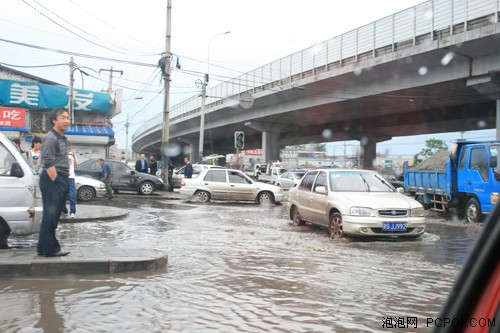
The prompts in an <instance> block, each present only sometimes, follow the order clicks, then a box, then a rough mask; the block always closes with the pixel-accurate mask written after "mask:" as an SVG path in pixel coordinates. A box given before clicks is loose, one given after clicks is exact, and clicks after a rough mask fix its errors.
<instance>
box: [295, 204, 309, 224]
mask: <svg viewBox="0 0 500 333" xmlns="http://www.w3.org/2000/svg"><path fill="white" fill-rule="evenodd" d="M292 222H293V225H295V226H300V225H304V224H306V222H305V221H304V220H303V219H302V217H301V216H300V212H299V207H297V206H293V207H292Z"/></svg>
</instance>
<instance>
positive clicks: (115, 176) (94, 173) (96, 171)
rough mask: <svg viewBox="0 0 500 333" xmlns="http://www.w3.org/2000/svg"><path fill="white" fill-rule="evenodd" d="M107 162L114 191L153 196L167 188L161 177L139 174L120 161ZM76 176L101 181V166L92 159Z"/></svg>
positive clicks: (76, 172) (78, 169) (84, 164)
mask: <svg viewBox="0 0 500 333" xmlns="http://www.w3.org/2000/svg"><path fill="white" fill-rule="evenodd" d="M105 161H106V162H108V163H109V165H110V167H111V186H112V187H113V190H114V191H137V192H138V193H140V194H152V193H153V192H154V191H156V190H162V189H163V188H164V187H165V184H164V183H163V180H162V179H161V178H159V177H156V176H153V175H149V174H147V173H141V172H137V171H135V170H134V169H132V168H131V167H130V166H128V165H127V164H125V163H123V162H120V161H112V160H105ZM75 174H76V175H78V176H87V177H91V178H95V179H98V180H101V166H100V165H99V163H98V162H97V159H90V160H87V161H85V162H82V163H80V164H79V165H78V168H76V169H75Z"/></svg>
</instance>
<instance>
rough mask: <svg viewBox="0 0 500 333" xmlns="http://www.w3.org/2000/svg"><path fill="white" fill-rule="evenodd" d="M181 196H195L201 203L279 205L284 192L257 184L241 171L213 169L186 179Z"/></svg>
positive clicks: (267, 185) (275, 187)
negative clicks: (212, 200) (239, 202)
mask: <svg viewBox="0 0 500 333" xmlns="http://www.w3.org/2000/svg"><path fill="white" fill-rule="evenodd" d="M179 192H180V194H182V195H186V196H195V197H196V198H197V199H198V201H200V202H208V201H210V200H211V199H214V200H231V201H233V200H234V201H254V202H258V203H279V202H281V201H283V192H282V191H281V188H279V187H278V186H274V185H270V184H265V183H260V182H255V181H253V180H252V179H251V178H250V177H248V176H247V175H246V174H244V173H243V172H241V171H240V170H233V169H223V168H212V169H205V170H203V171H202V172H201V173H200V174H199V176H198V177H196V178H191V179H184V180H183V181H182V184H181V188H180V191H179Z"/></svg>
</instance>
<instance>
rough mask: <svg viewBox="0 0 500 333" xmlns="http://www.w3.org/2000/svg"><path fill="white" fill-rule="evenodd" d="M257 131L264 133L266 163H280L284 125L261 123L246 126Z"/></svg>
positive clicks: (263, 151)
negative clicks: (280, 142)
mask: <svg viewBox="0 0 500 333" xmlns="http://www.w3.org/2000/svg"><path fill="white" fill-rule="evenodd" d="M245 125H246V126H248V127H251V128H253V129H255V130H257V131H260V132H262V147H261V148H262V159H263V160H264V162H265V163H270V162H272V161H278V160H279V158H280V149H281V146H280V144H279V139H280V134H281V130H282V129H283V126H282V125H276V124H267V123H259V122H253V121H252V122H248V123H246V124H245Z"/></svg>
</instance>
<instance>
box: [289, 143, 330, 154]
mask: <svg viewBox="0 0 500 333" xmlns="http://www.w3.org/2000/svg"><path fill="white" fill-rule="evenodd" d="M295 147H296V148H297V149H299V150H308V151H322V152H326V143H308V144H305V145H297V146H295Z"/></svg>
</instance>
